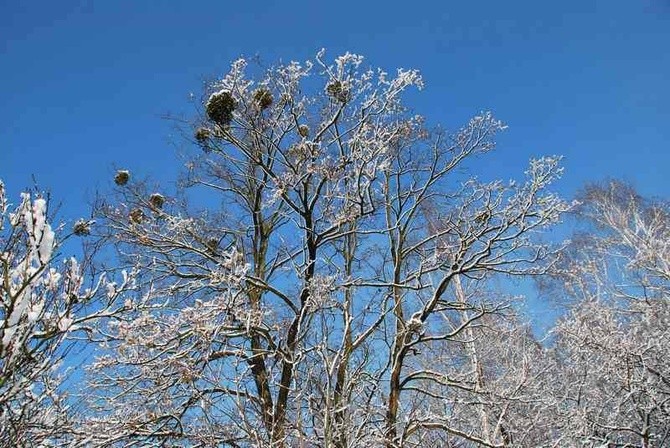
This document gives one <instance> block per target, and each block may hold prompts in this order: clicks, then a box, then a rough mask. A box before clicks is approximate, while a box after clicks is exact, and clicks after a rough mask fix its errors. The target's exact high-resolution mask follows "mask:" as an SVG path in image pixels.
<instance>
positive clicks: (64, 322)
mask: <svg viewBox="0 0 670 448" xmlns="http://www.w3.org/2000/svg"><path fill="white" fill-rule="evenodd" d="M71 326H72V319H71V318H69V317H62V318H61V320H60V321H59V322H58V329H59V330H60V331H67V330H69V329H70V327H71Z"/></svg>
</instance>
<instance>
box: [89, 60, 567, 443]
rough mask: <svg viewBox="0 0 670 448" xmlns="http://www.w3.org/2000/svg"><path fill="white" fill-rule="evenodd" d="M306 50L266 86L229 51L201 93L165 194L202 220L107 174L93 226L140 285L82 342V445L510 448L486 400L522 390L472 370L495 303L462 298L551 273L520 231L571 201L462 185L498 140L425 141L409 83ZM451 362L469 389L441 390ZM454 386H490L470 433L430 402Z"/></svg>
mask: <svg viewBox="0 0 670 448" xmlns="http://www.w3.org/2000/svg"><path fill="white" fill-rule="evenodd" d="M323 57H324V56H323V53H319V54H318V55H317V56H316V58H315V60H314V61H309V62H306V63H297V62H291V63H288V64H280V65H278V66H276V67H272V68H270V69H267V70H266V71H265V72H264V73H256V72H254V70H252V69H250V68H249V67H248V64H247V62H246V61H245V60H242V59H240V60H238V61H236V62H234V63H233V65H232V68H231V70H230V72H229V73H228V74H227V75H226V76H225V77H224V78H223V79H222V80H220V81H218V82H215V83H213V84H212V85H211V87H210V88H211V90H210V92H209V93H210V94H209V96H208V98H207V101H205V102H204V116H203V117H202V122H201V123H199V125H198V126H196V127H197V129H196V131H195V134H194V139H195V142H196V143H197V144H198V145H199V146H200V148H201V149H202V152H201V154H200V155H198V156H196V157H194V158H193V159H192V160H190V161H189V162H188V164H187V173H186V176H185V179H184V184H185V186H186V187H189V188H188V189H187V191H186V192H185V193H184V195H183V197H184V198H190V199H191V200H194V199H195V200H200V201H202V202H203V203H206V204H210V205H209V206H207V207H204V208H203V209H202V210H200V211H198V210H196V209H194V207H193V206H192V205H189V204H188V202H186V201H182V200H181V199H177V198H176V197H167V196H168V195H167V194H165V193H158V192H154V191H151V190H150V189H148V188H146V186H145V185H143V184H142V183H137V182H130V181H129V178H128V173H125V172H123V173H125V175H122V174H123V173H121V172H120V173H119V174H118V175H117V181H116V183H117V184H118V185H119V189H118V193H119V197H118V198H117V199H110V200H107V201H106V202H105V203H104V204H102V205H101V207H100V209H99V215H100V219H101V222H102V224H103V225H104V227H103V229H106V230H105V231H106V232H107V237H108V238H110V239H111V240H113V241H114V242H115V244H116V247H117V248H118V251H119V254H120V256H121V257H122V259H123V260H125V262H126V263H127V264H128V268H129V269H133V270H134V271H136V272H138V276H139V278H140V279H141V280H142V282H141V283H142V286H141V291H139V293H138V294H137V295H136V296H134V297H133V298H128V301H129V303H128V307H129V308H130V309H131V311H130V312H129V313H128V314H126V315H124V316H120V317H119V318H118V319H114V320H111V321H110V322H108V323H107V324H106V325H105V326H102V327H100V328H99V330H98V331H99V335H100V337H104V338H105V340H106V342H105V343H106V344H107V347H108V349H109V350H110V352H109V354H107V355H104V356H101V357H100V358H99V359H97V361H96V362H95V363H94V365H93V366H92V375H91V378H92V379H91V387H92V388H93V390H97V391H98V393H97V394H96V395H95V396H94V398H92V399H91V401H90V408H91V412H92V413H93V414H92V415H93V417H92V418H90V419H89V420H88V421H87V422H86V425H85V426H84V429H83V430H82V431H83V432H85V433H86V434H84V435H82V437H85V440H86V441H87V443H92V444H98V445H105V446H108V445H115V444H118V445H119V446H170V444H179V445H183V444H187V445H192V446H240V447H242V446H262V447H284V446H299V447H310V446H328V447H340V448H344V447H362V446H387V447H398V446H405V447H411V446H425V444H424V442H425V441H426V440H429V439H430V438H434V437H435V435H440V437H444V438H449V439H450V440H452V439H453V440H459V441H460V443H462V444H463V445H460V446H465V444H469V445H470V446H474V445H476V444H480V445H484V446H512V445H511V442H509V443H508V442H506V440H507V439H506V437H508V436H506V434H505V433H506V431H507V429H506V427H505V425H506V417H505V416H504V415H506V414H507V413H508V412H511V411H508V410H507V409H508V408H507V407H506V406H507V405H506V404H505V400H508V399H514V398H515V397H516V399H520V398H519V397H520V396H521V395H523V393H525V392H523V390H524V388H526V387H530V386H528V384H530V383H531V381H526V380H525V379H524V378H523V377H522V378H520V379H516V378H510V379H509V380H505V379H504V378H505V375H504V374H501V375H497V374H496V375H492V378H493V377H495V378H496V379H491V381H492V382H493V381H498V382H500V384H499V385H496V386H495V387H488V385H486V384H484V383H485V382H486V381H489V380H488V379H485V376H483V374H482V375H479V374H477V373H476V372H477V371H483V370H486V368H485V367H483V366H480V361H479V360H478V359H479V358H478V354H477V353H476V350H484V349H485V346H483V345H482V343H481V342H479V343H476V342H475V341H473V340H471V339H472V338H473V337H476V338H479V339H481V338H482V337H486V336H485V334H486V333H485V332H484V333H477V334H475V333H476V332H477V330H476V329H475V327H474V326H476V325H480V323H482V322H486V321H487V318H488V319H489V322H494V321H495V315H496V314H498V313H500V312H502V310H503V309H504V308H505V305H504V302H505V301H504V300H502V299H498V297H500V295H491V296H488V297H487V296H482V295H481V294H480V295H473V294H469V293H468V292H467V288H468V285H475V284H478V283H479V284H482V285H483V284H486V282H488V281H489V280H490V279H492V278H493V276H495V275H497V274H512V275H523V274H538V273H541V272H543V271H544V270H545V269H546V267H547V266H548V265H549V264H550V263H551V261H552V260H553V258H554V252H553V250H552V248H551V247H550V246H548V245H545V244H542V243H541V242H539V240H538V239H537V238H536V237H537V234H538V233H539V232H541V231H542V230H543V229H544V228H546V227H547V226H549V225H551V224H553V223H555V222H556V221H557V220H558V219H559V217H560V215H561V213H563V212H565V211H566V210H568V209H569V205H568V204H566V203H565V202H564V201H563V200H561V199H560V198H559V197H557V196H556V195H555V194H553V193H551V192H548V191H547V189H548V188H549V186H550V184H551V183H552V182H553V181H554V180H555V179H557V178H558V177H559V176H560V174H561V168H560V167H559V165H558V159H557V158H540V159H537V160H532V161H531V162H530V167H529V169H528V171H527V172H526V179H525V180H523V181H521V182H518V183H516V182H509V183H505V182H500V181H495V182H490V183H484V182H480V181H478V180H477V179H476V178H475V177H470V176H467V175H464V174H463V173H464V172H466V171H464V169H465V168H467V166H468V163H469V162H470V161H472V160H474V159H475V158H476V157H477V156H479V155H484V154H486V153H488V152H490V151H492V150H493V149H494V137H495V134H496V133H497V132H498V131H501V130H502V129H504V127H505V126H504V125H503V124H502V123H501V122H500V121H498V120H496V119H495V118H493V116H492V115H491V114H490V113H482V114H480V115H478V116H476V117H474V118H472V119H471V120H470V121H469V122H468V123H467V124H466V125H465V126H464V127H463V128H461V129H460V130H458V131H456V132H446V131H442V130H434V131H430V132H429V131H428V130H427V129H426V128H425V126H424V125H423V120H422V119H421V118H420V117H418V116H415V115H413V114H411V113H409V111H408V110H407V109H406V108H405V107H404V106H403V103H402V101H401V95H402V94H403V92H404V91H405V90H407V89H408V88H410V87H418V88H421V87H422V85H423V83H422V80H421V77H420V76H419V74H418V72H416V71H414V70H398V71H397V72H396V73H395V74H393V75H390V74H388V73H386V72H384V71H382V70H373V69H363V68H362V62H363V59H362V58H361V57H360V56H357V55H352V54H345V55H343V56H341V57H338V58H336V59H335V61H334V63H333V64H330V63H327V62H325V60H324V58H323ZM249 71H252V75H248V74H247V72H249ZM463 285H465V286H463ZM490 329H491V331H495V332H497V333H501V334H502V333H504V332H505V331H506V330H505V329H504V328H502V327H498V328H497V327H496V326H495V325H491V326H490ZM471 331H473V332H475V333H472V332H471ZM515 331H516V330H510V334H511V335H510V336H509V339H508V340H513V341H516V342H514V344H517V345H518V346H519V347H522V348H523V350H530V351H532V350H535V348H533V347H532V344H531V345H529V343H528V342H527V341H528V339H527V338H525V336H524V335H523V334H519V333H515ZM501 340H505V338H504V337H503V338H501ZM464 345H465V346H467V347H469V348H467V350H466V352H467V353H466V354H465V355H463V353H464V352H463V350H460V349H451V348H450V347H456V346H458V347H463V346H464ZM477 347H478V348H477ZM468 350H469V351H468ZM452 355H453V356H454V359H453V360H452V359H449V358H448V356H452ZM444 356H447V358H444ZM463 356H466V357H467V359H468V361H467V362H470V363H472V364H471V365H472V366H474V367H472V368H474V371H475V373H474V376H473V375H472V372H470V373H469V374H468V375H467V376H463V378H460V379H459V378H452V377H451V376H450V375H451V373H450V372H451V370H450V368H452V367H454V366H460V367H463V368H466V367H464V364H463V362H466V361H461V359H462V357H463ZM517 356H521V357H522V358H523V357H524V356H530V355H523V354H522V355H517ZM452 361H453V362H452ZM520 362H521V361H520ZM458 363H460V364H458ZM431 366H433V367H431ZM437 366H443V367H444V369H442V368H439V369H437ZM467 369H470V367H467ZM456 370H459V369H456ZM461 370H462V369H461ZM521 370H522V371H523V368H522V369H521ZM533 372H534V370H533V369H529V370H528V371H526V373H525V374H526V375H534V374H535V373H533ZM478 375H479V376H478ZM473 378H474V383H473ZM503 383H504V384H503ZM533 387H535V386H533ZM463 388H466V389H467V390H468V392H469V393H472V394H473V396H475V397H476V399H477V400H484V398H482V397H486V394H485V393H484V391H491V390H493V391H498V392H500V394H499V396H497V397H494V396H493V395H491V394H492V393H493V392H491V394H489V395H488V397H489V398H490V399H492V400H494V401H496V400H497V401H496V404H495V410H489V409H485V407H486V403H485V402H484V401H481V403H480V405H479V406H474V407H471V408H472V409H475V411H474V412H475V414H474V415H477V414H479V417H477V418H478V419H480V420H479V421H483V420H486V422H487V423H486V424H485V425H484V426H485V428H482V427H481V426H480V425H473V424H472V422H464V419H463V418H462V417H461V416H457V415H455V412H456V410H457V409H459V411H458V412H460V409H461V408H464V407H466V406H465V404H463V403H460V402H459V403H458V404H457V405H456V404H454V406H442V407H440V406H434V405H433V404H434V403H435V401H434V400H433V398H434V397H440V396H448V397H458V391H459V389H461V390H462V389H463ZM501 391H504V393H503V392H501ZM487 393H488V392H487ZM515 394H516V395H515ZM431 403H433V404H431ZM454 403H456V402H454ZM477 409H479V410H478V411H477ZM509 409H511V408H509ZM509 431H511V428H510V429H509ZM445 446H447V445H445ZM448 446H459V445H455V444H454V445H448Z"/></svg>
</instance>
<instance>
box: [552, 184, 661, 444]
mask: <svg viewBox="0 0 670 448" xmlns="http://www.w3.org/2000/svg"><path fill="white" fill-rule="evenodd" d="M582 202H583V205H582V207H581V210H580V212H581V213H580V215H581V216H582V218H584V219H585V220H586V222H587V223H588V224H589V227H588V228H587V231H586V232H585V233H584V234H582V235H580V236H579V237H578V239H577V240H576V241H575V244H574V245H573V247H572V248H571V250H569V251H567V252H566V256H565V257H564V258H565V260H564V261H563V262H562V263H561V264H559V265H558V266H559V269H556V271H555V274H556V278H557V279H558V280H559V281H560V282H561V283H562V284H563V288H562V291H564V292H567V293H568V294H569V295H570V296H571V297H572V298H573V300H574V305H573V309H572V311H571V312H570V313H568V314H567V315H566V316H565V317H564V318H563V319H562V320H561V322H559V324H558V326H557V328H556V329H555V330H554V333H555V336H556V349H557V356H558V357H559V359H560V366H561V369H559V370H558V372H557V373H556V377H557V380H558V382H559V383H560V384H561V386H560V387H559V389H558V390H557V392H559V395H557V398H558V399H559V400H558V403H559V405H558V406H557V407H556V413H557V433H558V434H560V435H561V437H560V438H559V441H558V442H557V443H558V444H559V445H561V446H564V445H565V446H567V445H573V444H578V443H581V444H586V445H587V446H608V447H609V446H631V447H645V448H647V447H664V446H668V445H670V207H669V206H668V204H667V203H665V202H662V201H650V200H646V199H644V198H642V197H641V196H640V195H639V194H637V193H636V192H635V190H634V189H633V188H631V187H630V186H628V185H625V184H622V183H620V182H611V183H608V184H605V185H602V186H591V187H589V188H587V189H586V190H585V193H584V195H583V197H582Z"/></svg>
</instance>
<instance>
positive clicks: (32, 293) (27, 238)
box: [0, 182, 129, 446]
mask: <svg viewBox="0 0 670 448" xmlns="http://www.w3.org/2000/svg"><path fill="white" fill-rule="evenodd" d="M48 208H49V201H48V198H47V197H45V196H44V195H41V194H36V193H23V194H22V195H21V198H20V201H19V203H18V204H17V205H16V206H14V207H13V206H12V205H11V204H10V203H9V201H8V199H7V197H6V193H5V187H4V184H3V183H2V182H0V294H1V295H0V445H2V446H48V445H49V444H52V443H56V442H58V441H62V440H65V438H66V435H67V433H68V431H69V429H70V424H71V422H70V417H71V416H72V415H71V412H70V403H69V402H68V400H67V395H66V394H65V393H64V391H63V390H62V388H61V387H60V386H61V383H62V381H63V377H64V375H65V372H64V369H63V368H61V367H63V366H62V364H61V361H62V359H63V358H64V356H65V355H66V353H67V352H68V349H69V348H70V347H71V344H70V342H69V341H71V340H72V338H74V337H77V335H79V336H83V335H85V334H86V333H87V332H88V331H90V330H91V328H90V323H91V322H92V321H94V320H95V319H97V318H100V317H103V316H110V315H112V314H114V313H116V312H118V311H119V309H122V308H123V307H122V306H121V307H118V306H116V305H115V300H116V299H117V298H118V294H117V291H109V290H108V291H107V292H106V293H105V294H104V300H101V299H100V296H101V295H102V294H98V289H99V287H100V286H103V287H104V286H108V287H109V286H110V285H114V284H110V283H109V282H107V281H106V280H105V277H104V276H103V277H101V278H99V281H98V282H97V283H96V284H95V285H94V287H92V288H85V286H86V285H85V280H84V275H83V273H82V271H83V270H82V267H81V266H80V264H79V263H78V262H77V260H76V259H75V258H69V259H67V260H63V263H62V264H61V263H58V261H59V257H58V250H59V248H60V246H61V244H62V242H63V241H64V240H63V239H60V238H59V237H58V233H63V232H62V230H63V229H62V228H58V229H53V228H52V226H51V225H50V224H49V213H48V212H49V210H48ZM89 225H90V223H88V222H86V221H78V222H77V223H76V224H75V226H74V229H73V233H74V234H77V235H83V234H86V233H87V232H88V231H89ZM70 235H71V234H70ZM65 238H67V236H66V237H65ZM128 278H129V277H127V279H128ZM128 286H129V282H126V283H125V284H122V285H119V286H118V287H117V290H118V292H119V293H120V292H121V291H122V290H123V289H126V288H127V287H128Z"/></svg>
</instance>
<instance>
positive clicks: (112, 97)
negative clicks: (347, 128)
mask: <svg viewBox="0 0 670 448" xmlns="http://www.w3.org/2000/svg"><path fill="white" fill-rule="evenodd" d="M669 45H670V3H669V2H668V1H667V0H639V1H630V0H626V1H582V0H580V1H563V2H531V1H525V2H500V1H473V2H444V1H440V2H438V1H434V2H431V1H414V2H374V1H370V2H362V1H355V2H354V1H349V0H345V1H339V2H313V1H312V2H308V1H282V2H221V1H209V2H196V1H189V2H183V1H170V2H167V1H164V2H158V1H114V2H104V1H97V2H93V1H78V2H76V1H58V2H51V1H49V2H47V1H32V2H30V1H22V2H10V1H4V2H2V5H1V6H0V73H2V82H1V83H0V99H1V101H0V178H2V179H4V180H5V182H6V184H7V185H8V187H9V189H10V191H11V192H14V193H15V192H17V191H19V190H20V189H23V188H25V187H27V186H31V185H32V184H33V181H32V176H33V175H34V176H35V177H36V179H37V181H38V183H39V185H40V187H42V188H45V189H49V190H50V191H51V192H52V194H53V196H54V198H55V199H56V200H58V201H62V203H63V208H62V211H61V217H62V218H63V219H70V218H75V217H76V216H75V215H81V214H86V213H87V201H88V200H90V198H91V197H92V196H93V194H94V193H95V191H96V190H102V191H104V190H106V189H107V188H109V186H110V183H111V177H112V176H111V174H112V172H113V169H114V168H115V167H127V168H129V169H131V170H133V172H134V173H137V174H138V175H142V176H145V175H146V176H151V177H153V178H157V179H162V180H166V181H169V180H170V179H173V178H174V177H175V174H176V172H177V171H178V169H179V161H178V159H177V158H176V157H174V156H175V154H176V152H178V151H179V150H181V149H183V148H181V149H180V148H179V147H180V146H182V145H183V141H181V140H180V139H179V137H178V136H176V135H175V132H174V124H173V123H172V122H170V121H169V120H165V119H162V118H161V117H162V116H164V115H166V114H172V115H177V116H186V117H192V116H193V114H194V108H193V105H192V104H191V103H190V102H189V93H191V92H193V93H195V94H196V96H197V97H199V93H200V92H201V88H202V85H203V81H204V80H206V79H212V78H214V77H216V76H218V75H220V74H222V73H224V72H225V70H226V68H227V67H228V64H229V62H230V61H231V60H232V59H234V58H236V57H237V56H239V55H247V56H253V55H260V56H261V57H262V58H263V60H265V61H267V62H273V61H276V60H278V59H280V58H281V59H283V60H290V59H305V58H308V57H310V56H312V55H313V54H314V53H315V52H316V51H317V50H318V49H319V48H321V47H326V48H327V49H328V53H329V54H330V55H331V56H335V55H336V54H338V53H341V52H343V51H347V50H348V51H352V52H356V53H360V54H363V55H365V56H366V57H367V61H368V62H369V63H370V64H372V65H376V66H381V67H384V68H386V69H389V70H392V69H394V68H395V67H405V68H410V67H412V68H418V69H420V70H421V71H422V73H423V74H424V77H425V80H426V84H427V88H426V90H425V91H424V92H423V93H422V94H421V95H418V96H416V97H415V98H414V99H415V101H414V102H413V104H412V105H413V106H414V108H415V109H416V111H417V112H419V113H422V114H424V115H426V116H427V117H428V118H429V119H430V120H431V121H432V122H435V123H437V122H439V123H443V124H444V125H446V126H447V127H448V128H456V127H458V126H459V125H460V124H461V123H463V122H464V121H465V120H466V119H467V118H468V117H469V116H470V115H472V114H474V113H477V112H478V111H480V110H484V109H490V110H493V111H494V113H495V114H496V115H497V116H498V117H499V118H501V119H503V120H504V121H505V122H507V123H508V124H509V126H510V129H509V131H507V133H506V134H505V135H504V136H503V137H502V138H501V139H500V145H499V149H500V150H499V152H498V153H497V154H496V155H494V156H493V157H490V158H487V159H482V160H481V161H479V162H480V163H478V165H477V166H476V167H475V171H476V172H478V173H480V174H481V175H482V176H485V177H502V178H509V177H511V176H515V175H516V174H518V173H520V172H522V171H523V169H524V166H525V163H526V161H527V159H528V158H529V157H532V156H539V155H543V154H563V155H564V156H565V167H566V175H565V179H564V181H563V182H562V184H561V185H560V190H561V191H563V192H564V193H565V194H566V195H570V194H572V193H573V192H574V191H575V190H576V189H577V188H579V187H580V186H581V185H583V183H584V182H586V181H590V180H599V179H603V178H606V177H618V178H623V179H626V180H629V181H631V182H633V183H634V184H635V185H636V186H637V187H638V188H639V189H640V190H641V191H642V192H643V193H645V194H648V195H660V196H666V197H667V195H668V192H669V191H668V190H669V189H668V182H667V180H666V176H667V170H668V167H670V155H668V154H669V152H670V151H669V149H670V148H668V146H667V142H668V141H669V140H670V139H669V137H670V125H669V124H668V122H669V119H670V112H669V105H670V88H668V84H667V83H668V80H669V79H670V51H668V46H669Z"/></svg>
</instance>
